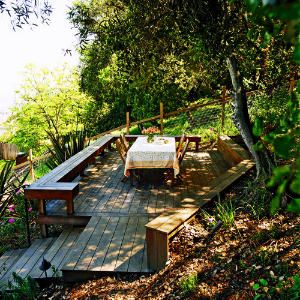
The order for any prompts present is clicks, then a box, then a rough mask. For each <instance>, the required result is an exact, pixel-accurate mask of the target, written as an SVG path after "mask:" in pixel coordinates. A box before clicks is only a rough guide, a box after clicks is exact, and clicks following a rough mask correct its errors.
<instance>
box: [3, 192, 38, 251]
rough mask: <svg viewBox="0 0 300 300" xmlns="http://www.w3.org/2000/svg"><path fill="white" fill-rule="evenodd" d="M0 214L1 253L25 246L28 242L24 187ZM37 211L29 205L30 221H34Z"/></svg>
mask: <svg viewBox="0 0 300 300" xmlns="http://www.w3.org/2000/svg"><path fill="white" fill-rule="evenodd" d="M2 208H3V211H1V215H0V253H1V254H2V253H4V252H5V251H6V250H8V249H12V248H23V247H26V246H28V244H27V232H26V212H25V197H24V193H23V190H22V188H20V190H19V191H18V192H17V194H16V195H15V196H14V197H13V199H12V201H11V202H9V203H7V205H6V206H4V207H2ZM35 216H36V213H35V212H34V210H33V209H32V207H30V206H29V207H28V221H29V223H31V222H33V220H34V218H35Z"/></svg>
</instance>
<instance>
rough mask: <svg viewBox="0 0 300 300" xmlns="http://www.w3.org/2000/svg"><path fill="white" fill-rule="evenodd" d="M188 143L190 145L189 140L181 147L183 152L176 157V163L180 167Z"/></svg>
mask: <svg viewBox="0 0 300 300" xmlns="http://www.w3.org/2000/svg"><path fill="white" fill-rule="evenodd" d="M189 143H190V141H189V139H186V141H185V144H184V147H183V150H182V151H181V153H180V154H179V156H178V162H179V165H180V164H181V163H182V161H183V158H184V156H185V153H186V151H187V149H188V146H189Z"/></svg>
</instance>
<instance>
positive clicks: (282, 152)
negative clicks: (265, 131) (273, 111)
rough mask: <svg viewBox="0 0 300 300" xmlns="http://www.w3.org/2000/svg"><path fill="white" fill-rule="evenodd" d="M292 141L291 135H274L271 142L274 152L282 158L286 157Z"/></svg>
mask: <svg viewBox="0 0 300 300" xmlns="http://www.w3.org/2000/svg"><path fill="white" fill-rule="evenodd" d="M293 142H294V141H293V137H291V136H289V135H283V136H280V137H276V138H275V140H274V144H273V145H274V149H275V152H276V154H277V155H279V156H281V157H283V158H288V156H289V154H290V150H291V148H292V146H293Z"/></svg>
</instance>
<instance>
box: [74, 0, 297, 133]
mask: <svg viewBox="0 0 300 300" xmlns="http://www.w3.org/2000/svg"><path fill="white" fill-rule="evenodd" d="M153 12H155V13H153ZM208 15H209V16H210V17H209V18H207V16H208ZM246 15H247V12H246V7H245V5H243V2H242V1H223V0H222V1H221V0H218V1H214V3H212V2H211V1H191V2H189V3H188V4H187V3H185V2H182V1H175V2H174V1H169V2H167V3H166V2H165V1H155V2H153V1H147V0H146V1H138V2H137V1H129V2H128V1H123V0H121V1H118V5H114V4H113V3H112V2H111V1H106V0H105V1H99V0H92V1H89V2H86V1H77V2H75V4H74V5H73V7H72V8H71V10H70V13H69V16H70V19H71V21H72V22H73V24H74V26H75V27H76V28H77V29H78V33H79V37H80V42H81V44H82V50H81V58H82V68H81V77H82V81H81V86H82V88H83V90H85V91H87V92H88V93H89V94H90V95H92V96H93V98H94V99H95V100H97V102H96V103H95V104H93V105H92V106H91V107H90V113H89V118H90V120H93V124H94V128H88V129H89V130H91V131H93V133H96V132H97V131H98V132H101V131H104V130H107V129H110V128H113V127H116V126H118V125H121V124H122V123H124V120H125V112H126V110H131V119H132V120H133V121H134V120H139V119H143V118H146V117H150V116H153V115H157V114H158V112H159V102H160V101H163V102H164V107H165V111H166V112H168V111H171V110H174V109H176V108H178V107H183V106H186V105H187V104H189V103H192V102H194V101H195V100H197V99H200V98H201V97H203V96H210V97H211V96H215V95H219V94H220V90H221V87H222V86H226V85H227V86H229V82H230V79H229V74H228V72H227V70H226V66H225V61H226V59H225V58H226V57H227V56H228V55H231V54H232V53H235V54H237V55H238V56H239V57H240V64H241V69H242V73H243V74H244V77H245V78H246V80H245V85H246V88H247V89H257V88H258V87H259V88H268V91H270V90H273V89H274V88H275V87H277V86H280V85H281V84H282V82H283V81H286V78H285V76H286V74H287V73H288V72H290V70H291V68H292V63H291V54H292V51H291V50H290V49H289V48H288V47H287V44H286V41H285V39H284V35H283V33H284V27H283V26H281V24H279V25H280V26H279V27H278V28H277V31H276V32H277V35H276V39H275V37H274V35H270V34H269V33H268V32H266V31H265V30H264V27H263V25H264V23H263V24H256V23H255V22H254V21H253V19H252V18H251V15H247V18H245V17H244V16H246ZM104 20H105V21H104ZM271 23H272V22H271ZM273 23H274V26H275V25H278V24H277V23H278V21H277V22H276V21H274V22H273ZM273 23H272V25H273ZM228 36H230V39H229V38H228ZM89 123H90V124H91V122H89ZM92 127H93V126H92Z"/></svg>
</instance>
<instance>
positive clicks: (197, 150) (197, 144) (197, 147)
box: [195, 142, 199, 152]
mask: <svg viewBox="0 0 300 300" xmlns="http://www.w3.org/2000/svg"><path fill="white" fill-rule="evenodd" d="M195 143H196V149H195V150H196V152H199V142H195Z"/></svg>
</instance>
